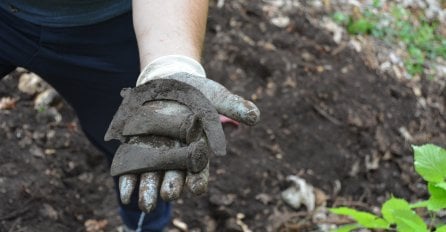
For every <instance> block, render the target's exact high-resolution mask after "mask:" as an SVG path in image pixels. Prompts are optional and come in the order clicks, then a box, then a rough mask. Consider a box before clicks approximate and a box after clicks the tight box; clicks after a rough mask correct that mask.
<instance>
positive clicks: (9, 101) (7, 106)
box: [0, 97, 17, 110]
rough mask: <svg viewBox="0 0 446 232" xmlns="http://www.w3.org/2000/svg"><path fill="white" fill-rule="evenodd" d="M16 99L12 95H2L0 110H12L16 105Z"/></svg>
mask: <svg viewBox="0 0 446 232" xmlns="http://www.w3.org/2000/svg"><path fill="white" fill-rule="evenodd" d="M16 102H17V100H16V99H14V98H12V97H2V98H1V99H0V110H12V109H14V108H15V106H16Z"/></svg>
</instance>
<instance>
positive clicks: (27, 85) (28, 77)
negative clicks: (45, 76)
mask: <svg viewBox="0 0 446 232" xmlns="http://www.w3.org/2000/svg"><path fill="white" fill-rule="evenodd" d="M47 87H48V85H47V84H46V83H45V82H44V81H43V80H42V79H41V78H40V77H39V76H37V75H36V74H34V73H23V74H22V75H21V76H20V78H19V84H18V88H19V90H20V91H21V92H24V93H26V94H29V95H34V94H36V93H39V92H42V91H43V90H44V89H45V88H47Z"/></svg>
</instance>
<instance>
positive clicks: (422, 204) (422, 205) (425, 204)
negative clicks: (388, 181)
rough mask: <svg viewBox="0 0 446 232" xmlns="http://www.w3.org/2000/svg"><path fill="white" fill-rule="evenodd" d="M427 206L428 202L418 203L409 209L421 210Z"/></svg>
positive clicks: (411, 205)
mask: <svg viewBox="0 0 446 232" xmlns="http://www.w3.org/2000/svg"><path fill="white" fill-rule="evenodd" d="M428 205H429V201H419V202H417V203H413V204H410V208H411V209H413V208H422V207H427V206H428Z"/></svg>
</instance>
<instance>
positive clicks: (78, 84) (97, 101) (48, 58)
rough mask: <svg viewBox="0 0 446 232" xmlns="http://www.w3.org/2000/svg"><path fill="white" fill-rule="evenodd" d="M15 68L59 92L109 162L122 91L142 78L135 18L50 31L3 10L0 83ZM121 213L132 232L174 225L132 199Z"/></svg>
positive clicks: (164, 206)
mask: <svg viewBox="0 0 446 232" xmlns="http://www.w3.org/2000/svg"><path fill="white" fill-rule="evenodd" d="M17 66H21V67H24V68H26V69H28V70H30V71H33V72H35V73H37V74H38V75H40V76H41V77H43V78H44V79H45V80H46V81H47V82H48V83H50V84H51V85H52V86H53V87H54V88H56V90H57V91H58V92H59V93H60V94H61V95H62V96H63V97H64V98H65V99H66V101H68V103H70V104H71V106H72V107H73V108H74V110H75V111H76V113H77V115H78V117H79V120H80V123H81V126H82V129H83V130H84V132H85V134H86V135H87V137H88V138H89V140H90V141H91V142H92V143H93V144H94V145H95V146H97V147H98V148H99V149H100V150H102V151H103V152H104V154H105V155H106V157H107V159H108V160H109V161H111V159H112V158H113V155H114V153H115V150H116V148H117V143H116V142H105V141H104V134H105V131H106V130H107V127H108V125H109V123H110V121H111V119H112V117H113V115H114V113H115V112H116V110H117V109H118V106H119V104H120V103H121V100H122V99H121V96H120V95H119V93H120V91H121V89H122V88H124V87H132V86H134V85H135V83H136V79H137V77H138V75H139V56H138V48H137V43H136V38H135V32H134V31H133V24H132V15H131V13H127V14H124V15H121V16H119V17H116V18H114V19H111V20H108V21H105V22H101V23H98V24H95V25H88V26H78V27H67V28H52V27H44V26H40V25H36V24H33V23H31V22H27V21H23V20H20V19H18V18H16V17H15V16H14V15H13V13H10V12H6V11H4V10H1V9H0V78H1V77H3V76H4V75H6V74H8V73H9V72H11V71H12V70H14V69H15V68H16V67H17ZM116 181H117V180H116V179H115V184H116V185H117V182H116ZM120 207H121V208H120V212H121V216H122V219H123V221H124V223H125V224H126V225H127V226H128V227H129V228H131V229H137V228H138V225H140V227H139V230H140V231H160V230H161V229H162V228H163V227H164V226H166V225H167V223H169V221H170V211H171V209H170V204H168V203H166V202H162V201H160V202H158V207H157V208H156V210H155V211H154V212H153V213H150V214H142V213H141V211H140V210H139V209H138V207H137V200H136V194H134V196H133V200H132V203H131V204H130V205H128V206H123V205H121V206H120Z"/></svg>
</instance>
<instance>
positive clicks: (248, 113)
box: [214, 93, 260, 126]
mask: <svg viewBox="0 0 446 232" xmlns="http://www.w3.org/2000/svg"><path fill="white" fill-rule="evenodd" d="M214 106H215V108H216V109H217V111H218V112H219V113H220V114H223V115H225V116H227V117H229V118H232V119H234V120H236V121H239V122H241V123H243V124H246V125H249V126H252V125H254V124H256V123H257V122H258V121H259V120H260V111H259V109H258V108H257V106H256V105H255V104H254V103H252V102H251V101H247V100H245V99H243V98H242V97H240V96H237V95H235V94H232V93H231V95H228V96H224V97H222V98H221V99H218V101H216V102H215V103H214Z"/></svg>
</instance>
